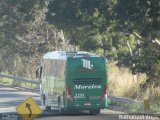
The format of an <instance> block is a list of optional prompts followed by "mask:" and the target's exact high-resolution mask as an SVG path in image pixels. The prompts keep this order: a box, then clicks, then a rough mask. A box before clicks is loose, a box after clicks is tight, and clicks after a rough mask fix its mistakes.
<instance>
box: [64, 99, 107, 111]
mask: <svg viewBox="0 0 160 120" xmlns="http://www.w3.org/2000/svg"><path fill="white" fill-rule="evenodd" d="M107 103H108V102H107V101H106V100H101V101H74V100H72V101H68V105H67V109H80V110H88V109H104V108H106V107H107V106H108V104H107Z"/></svg>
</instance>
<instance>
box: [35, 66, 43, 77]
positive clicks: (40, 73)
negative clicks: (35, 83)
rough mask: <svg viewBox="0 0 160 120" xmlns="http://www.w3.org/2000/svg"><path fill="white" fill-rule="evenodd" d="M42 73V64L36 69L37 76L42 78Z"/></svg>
mask: <svg viewBox="0 0 160 120" xmlns="http://www.w3.org/2000/svg"><path fill="white" fill-rule="evenodd" d="M41 75H42V66H39V67H37V69H36V77H37V78H41Z"/></svg>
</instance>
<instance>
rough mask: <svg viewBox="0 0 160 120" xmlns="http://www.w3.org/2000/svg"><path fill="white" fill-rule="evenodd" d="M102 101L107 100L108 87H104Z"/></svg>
mask: <svg viewBox="0 0 160 120" xmlns="http://www.w3.org/2000/svg"><path fill="white" fill-rule="evenodd" d="M101 99H102V100H105V99H107V85H105V86H104V94H103V96H102V98H101Z"/></svg>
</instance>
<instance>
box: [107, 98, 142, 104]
mask: <svg viewBox="0 0 160 120" xmlns="http://www.w3.org/2000/svg"><path fill="white" fill-rule="evenodd" d="M108 98H109V100H111V102H116V103H122V104H134V105H137V106H139V107H142V106H143V101H137V100H133V99H130V98H124V97H115V96H108Z"/></svg>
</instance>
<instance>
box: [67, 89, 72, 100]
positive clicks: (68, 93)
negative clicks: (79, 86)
mask: <svg viewBox="0 0 160 120" xmlns="http://www.w3.org/2000/svg"><path fill="white" fill-rule="evenodd" d="M67 99H68V100H74V99H73V97H72V95H71V88H70V87H67Z"/></svg>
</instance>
